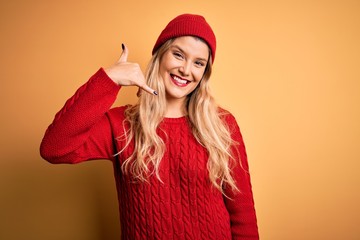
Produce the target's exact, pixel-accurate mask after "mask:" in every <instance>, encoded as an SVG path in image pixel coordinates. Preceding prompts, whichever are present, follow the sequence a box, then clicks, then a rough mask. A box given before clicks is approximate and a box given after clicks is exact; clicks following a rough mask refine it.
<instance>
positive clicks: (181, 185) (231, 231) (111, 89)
mask: <svg viewBox="0 0 360 240" xmlns="http://www.w3.org/2000/svg"><path fill="white" fill-rule="evenodd" d="M119 89H120V87H119V86H117V85H116V84H115V83H113V82H112V81H111V79H109V77H108V76H107V75H106V73H105V72H104V70H103V69H100V70H99V71H98V72H97V73H95V74H94V75H93V76H92V77H91V78H90V80H89V81H88V82H87V83H85V84H84V85H83V86H82V87H80V88H79V90H78V91H77V92H76V93H75V94H74V96H73V97H71V98H70V99H69V100H68V101H67V102H66V104H65V106H64V107H63V108H62V109H61V110H60V111H59V112H58V113H57V114H56V116H55V119H54V121H53V123H52V124H51V125H50V126H49V127H48V129H47V130H46V133H45V136H44V138H43V141H42V143H41V146H40V153H41V155H42V157H43V158H44V159H46V160H47V161H49V162H51V163H70V164H73V163H79V162H83V161H87V160H93V159H109V160H111V161H112V163H113V166H114V175H115V180H116V187H117V192H118V200H119V211H120V222H121V230H122V233H121V238H122V239H166V240H169V239H191V240H196V239H207V240H209V239H214V240H221V239H258V238H259V236H258V229H257V223H256V215H255V209H254V201H253V195H252V190H251V183H250V176H249V173H248V163H247V157H246V152H245V147H244V144H243V140H242V136H241V133H240V130H239V127H238V125H237V123H236V120H235V118H234V117H233V116H232V115H231V114H228V115H227V117H226V118H225V121H226V122H227V124H229V126H230V128H231V130H232V136H233V138H234V139H235V140H236V141H237V142H239V143H240V145H238V146H236V149H235V147H234V151H233V152H234V153H236V154H237V155H236V159H237V160H238V162H237V163H236V164H234V166H233V169H232V171H233V176H234V178H235V180H236V183H237V185H238V187H239V189H240V190H241V192H240V193H234V192H232V190H231V189H225V192H226V194H227V195H228V196H229V197H230V198H231V199H229V198H225V197H224V196H223V195H222V194H221V193H220V192H219V191H218V190H217V189H215V188H214V187H213V186H212V184H211V182H210V181H209V176H208V170H207V167H206V162H207V158H208V154H207V151H206V149H204V147H202V146H201V145H200V144H199V143H198V142H197V141H196V139H195V138H194V136H193V134H192V133H191V129H190V126H189V122H188V119H187V118H186V117H181V118H165V119H164V120H163V121H162V123H161V125H160V128H159V130H158V134H159V135H160V136H161V137H162V138H163V139H164V141H165V143H166V152H165V155H164V157H163V159H162V161H161V165H160V177H161V180H162V182H160V181H159V180H158V179H157V178H156V177H155V176H151V177H150V178H149V180H148V182H134V181H133V179H132V178H131V177H130V176H128V175H125V174H123V173H122V171H121V169H120V168H121V164H122V163H123V162H124V160H125V159H126V158H127V157H128V156H130V154H131V153H132V151H133V149H134V146H133V145H132V144H130V146H128V147H127V148H126V149H125V151H123V152H122V153H121V154H120V155H117V156H116V157H115V156H114V155H115V153H117V152H119V150H121V149H122V148H123V146H124V141H123V140H121V139H119V138H117V137H118V136H121V135H122V134H123V133H124V128H125V129H126V128H127V127H128V126H127V125H126V124H125V125H124V122H123V120H124V110H125V109H126V107H125V106H124V107H117V108H113V109H110V108H111V106H112V104H113V103H114V101H115V99H116V96H117V93H118V91H119Z"/></svg>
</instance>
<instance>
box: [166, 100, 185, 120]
mask: <svg viewBox="0 0 360 240" xmlns="http://www.w3.org/2000/svg"><path fill="white" fill-rule="evenodd" d="M185 115H187V111H186V108H185V100H183V99H176V100H167V101H166V112H165V117H167V118H178V117H183V116H185Z"/></svg>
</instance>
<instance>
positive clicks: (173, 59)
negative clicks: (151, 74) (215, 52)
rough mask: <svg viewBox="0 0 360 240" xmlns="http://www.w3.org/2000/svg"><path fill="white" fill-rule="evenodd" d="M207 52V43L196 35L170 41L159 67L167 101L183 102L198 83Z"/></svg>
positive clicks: (208, 51)
mask: <svg viewBox="0 0 360 240" xmlns="http://www.w3.org/2000/svg"><path fill="white" fill-rule="evenodd" d="M209 54H210V50H209V47H208V46H207V44H206V43H205V42H203V41H202V40H200V39H198V38H196V37H192V36H184V37H178V38H176V39H175V40H174V41H173V42H172V43H171V45H170V48H169V49H168V50H167V51H166V52H165V53H164V55H163V56H162V58H161V61H160V68H159V73H160V76H161V77H162V79H163V80H164V85H165V90H166V100H167V102H168V103H169V102H174V101H176V102H181V103H184V101H185V99H186V97H187V96H188V95H189V94H190V93H191V92H192V91H193V90H194V89H195V88H196V87H197V86H198V84H199V83H200V81H201V79H202V77H203V75H204V72H205V69H206V65H207V62H208V60H209Z"/></svg>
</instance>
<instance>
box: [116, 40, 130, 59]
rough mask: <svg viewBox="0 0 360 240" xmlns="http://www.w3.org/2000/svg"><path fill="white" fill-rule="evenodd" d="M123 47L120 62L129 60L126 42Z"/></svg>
mask: <svg viewBox="0 0 360 240" xmlns="http://www.w3.org/2000/svg"><path fill="white" fill-rule="evenodd" d="M121 48H122V53H121V56H120V58H119V61H118V62H122V63H124V62H127V59H128V55H129V49H128V48H127V47H126V46H125V44H121Z"/></svg>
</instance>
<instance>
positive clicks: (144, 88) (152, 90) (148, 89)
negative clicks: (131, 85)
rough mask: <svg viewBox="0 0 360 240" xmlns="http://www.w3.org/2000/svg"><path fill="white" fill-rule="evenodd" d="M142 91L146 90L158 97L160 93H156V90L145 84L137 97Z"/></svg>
mask: <svg viewBox="0 0 360 240" xmlns="http://www.w3.org/2000/svg"><path fill="white" fill-rule="evenodd" d="M141 90H144V91H146V92H148V93H150V94H153V95H156V96H157V95H158V92H157V91H155V90H154V89H152V88H151V87H149V86H148V85H146V84H144V85H142V86H140V88H139V90H138V93H137V95H138V96H140V95H141Z"/></svg>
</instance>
